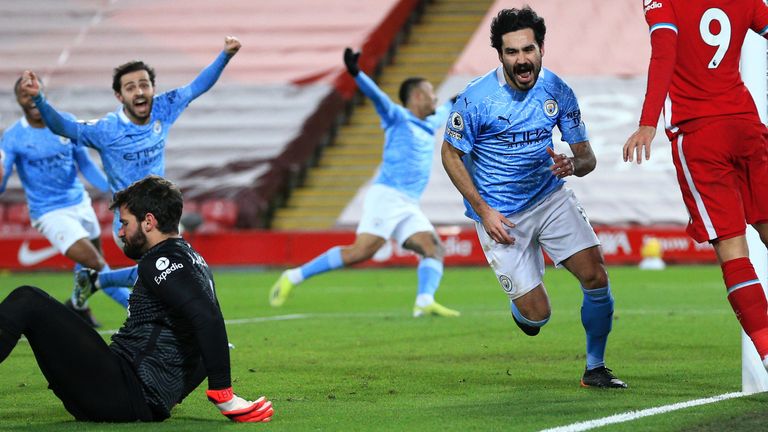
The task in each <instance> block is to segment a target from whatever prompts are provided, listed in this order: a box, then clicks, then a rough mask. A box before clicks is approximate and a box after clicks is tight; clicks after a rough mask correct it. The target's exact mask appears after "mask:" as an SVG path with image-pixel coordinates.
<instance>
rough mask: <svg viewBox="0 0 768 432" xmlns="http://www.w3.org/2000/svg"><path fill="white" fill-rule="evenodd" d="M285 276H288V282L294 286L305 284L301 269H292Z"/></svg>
mask: <svg viewBox="0 0 768 432" xmlns="http://www.w3.org/2000/svg"><path fill="white" fill-rule="evenodd" d="M285 275H286V276H288V280H289V281H291V283H292V284H294V285H298V284H300V283H302V282H304V276H302V274H301V267H296V268H292V269H290V270H288V271H286V272H285Z"/></svg>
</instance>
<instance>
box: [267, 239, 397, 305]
mask: <svg viewBox="0 0 768 432" xmlns="http://www.w3.org/2000/svg"><path fill="white" fill-rule="evenodd" d="M385 242H386V239H383V238H381V237H377V236H374V235H371V234H365V233H361V234H358V235H357V237H356V238H355V242H354V243H353V244H351V245H348V246H334V247H332V248H330V249H328V250H327V251H325V252H323V253H321V254H320V255H318V256H316V257H315V258H313V259H312V260H310V261H309V262H307V263H306V264H304V265H302V266H300V267H295V268H292V269H288V270H286V271H284V272H283V273H282V274H281V275H280V277H279V278H278V279H277V282H275V284H274V285H272V288H271V289H270V292H269V304H271V305H272V306H274V307H279V306H282V305H283V304H284V303H285V301H286V300H287V299H288V296H289V295H290V293H291V292H292V291H293V288H294V287H295V286H296V285H298V284H300V283H302V282H304V281H305V280H307V279H309V278H311V277H313V276H317V275H319V274H322V273H326V272H329V271H332V270H336V269H339V268H342V267H345V266H350V265H353V264H357V263H359V262H363V261H366V260H368V259H370V258H371V257H373V255H374V254H375V253H376V251H377V250H379V248H380V247H381V246H383V245H384V243H385Z"/></svg>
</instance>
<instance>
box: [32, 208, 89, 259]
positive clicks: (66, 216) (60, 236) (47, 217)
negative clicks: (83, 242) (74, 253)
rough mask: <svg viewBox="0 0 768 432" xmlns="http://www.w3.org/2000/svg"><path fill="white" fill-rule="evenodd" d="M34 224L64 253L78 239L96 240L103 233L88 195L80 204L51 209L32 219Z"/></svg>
mask: <svg viewBox="0 0 768 432" xmlns="http://www.w3.org/2000/svg"><path fill="white" fill-rule="evenodd" d="M32 226H33V227H35V229H36V230H38V231H39V232H40V234H42V235H43V236H45V238H47V239H48V241H49V242H51V245H53V247H55V248H56V249H57V250H58V251H59V252H61V254H62V255H64V254H66V252H67V249H69V248H70V247H71V246H72V245H73V244H75V242H76V241H78V240H80V239H83V238H87V239H89V240H94V239H97V238H99V236H100V235H101V227H100V226H99V220H98V218H96V213H95V212H94V211H93V207H91V198H90V197H88V196H86V197H85V198H83V201H82V202H80V204H76V205H73V206H70V207H64V208H60V209H56V210H53V211H49V212H48V213H46V214H44V215H42V216H40V218H38V219H34V220H32Z"/></svg>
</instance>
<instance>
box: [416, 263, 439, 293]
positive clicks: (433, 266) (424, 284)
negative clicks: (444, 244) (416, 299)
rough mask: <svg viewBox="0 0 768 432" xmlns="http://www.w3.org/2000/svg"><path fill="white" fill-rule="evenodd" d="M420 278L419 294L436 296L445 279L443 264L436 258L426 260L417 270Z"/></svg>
mask: <svg viewBox="0 0 768 432" xmlns="http://www.w3.org/2000/svg"><path fill="white" fill-rule="evenodd" d="M416 272H417V274H418V277H419V292H418V293H419V294H427V295H431V296H434V295H435V291H437V288H438V287H439V286H440V279H442V278H443V263H442V262H441V261H439V260H436V259H434V258H424V259H422V260H421V261H420V262H419V267H418V269H417V270H416Z"/></svg>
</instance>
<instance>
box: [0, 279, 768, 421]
mask: <svg viewBox="0 0 768 432" xmlns="http://www.w3.org/2000/svg"><path fill="white" fill-rule="evenodd" d="M214 273H215V277H216V282H217V289H218V295H219V299H220V302H221V304H222V310H223V312H224V317H225V318H226V320H227V331H228V334H229V338H230V342H231V343H233V344H234V345H235V347H236V348H235V349H234V350H232V351H231V362H232V378H233V382H234V384H233V386H234V389H235V391H236V392H238V393H240V394H241V395H242V396H244V397H246V398H252V399H253V398H256V397H258V396H260V395H262V394H264V395H267V396H268V397H269V398H270V399H271V400H272V401H273V403H274V406H275V416H274V418H273V420H272V422H271V423H269V424H257V425H234V424H230V423H229V422H228V421H227V420H226V419H225V418H224V417H223V416H221V415H220V414H219V413H218V411H217V410H216V409H215V408H214V407H213V406H212V405H211V404H210V403H209V402H208V401H207V400H206V398H205V394H204V389H205V387H206V384H205V383H204V384H203V385H201V387H200V388H198V389H197V390H196V391H195V392H193V393H192V394H191V395H190V396H189V397H188V398H187V399H186V400H185V401H184V402H183V403H182V404H180V405H179V406H177V407H176V408H175V409H174V411H173V414H172V417H171V418H170V419H169V420H167V421H165V422H164V423H160V424H153V425H142V424H118V425H111V424H89V423H77V422H75V421H74V420H73V419H72V417H71V416H70V415H69V414H68V413H67V412H66V411H65V410H64V408H63V406H62V404H61V403H60V402H59V400H58V399H57V398H56V397H55V396H54V395H53V393H52V392H50V391H49V390H48V389H47V388H46V385H47V384H46V382H45V380H44V378H43V376H42V374H41V373H40V371H39V370H38V368H37V365H36V363H35V361H34V357H33V355H32V352H31V350H30V348H29V345H28V344H27V343H26V342H24V341H22V342H20V343H19V344H18V346H17V348H16V350H15V351H14V352H13V353H12V354H11V355H10V357H9V358H8V359H7V360H6V361H5V362H4V363H2V364H1V365H0V389H1V390H0V430H14V431H27V430H45V431H81V430H86V431H91V430H93V431H95V430H110V431H122V430H148V429H147V428H148V427H149V428H151V429H149V430H152V431H156V430H157V431H165V430H168V431H210V430H219V429H224V428H244V429H247V430H265V431H266V430H270V431H305V430H323V431H325V430H328V431H364V430H376V431H379V430H392V431H433V430H440V431H445V430H457V431H475V430H476V431H502V430H503V431H538V430H544V429H549V428H556V427H563V426H569V425H573V424H575V423H580V422H584V421H589V420H596V419H602V418H605V417H609V416H612V415H615V414H621V413H627V412H632V411H641V410H645V409H649V408H655V407H663V406H668V405H672V404H676V403H680V402H688V401H693V400H697V399H703V398H710V397H715V396H719V395H724V394H729V393H733V392H739V391H740V390H741V352H740V349H741V348H740V336H739V327H738V323H737V321H736V319H735V317H734V316H733V312H732V311H731V309H730V306H729V305H728V303H727V301H726V299H725V288H724V287H723V284H722V279H721V276H720V271H719V268H717V267H714V266H685V267H672V268H669V269H667V270H665V271H661V272H643V271H639V270H637V269H636V268H632V267H611V268H610V269H609V273H610V275H611V284H612V291H613V293H614V296H615V298H616V312H615V321H614V326H613V332H612V333H611V338H610V340H609V343H608V352H607V356H606V359H607V366H608V367H610V368H612V369H613V370H614V372H615V373H616V375H617V376H618V377H619V378H621V379H622V380H624V381H626V382H627V383H628V384H629V389H626V390H598V389H584V388H581V387H579V379H580V377H581V374H582V372H583V367H584V361H585V360H584V332H583V328H582V326H581V321H580V315H579V308H580V305H581V297H582V295H581V291H580V289H579V286H578V283H577V282H576V281H575V279H574V278H573V277H571V276H570V274H568V273H567V272H566V271H565V270H555V269H552V268H548V270H547V274H546V276H545V283H546V284H547V287H548V291H549V294H550V296H551V302H552V310H553V313H552V318H551V320H550V322H549V323H548V324H547V325H546V326H545V327H544V329H543V330H542V332H541V334H540V335H538V336H536V337H528V336H525V335H524V334H523V333H522V332H521V331H520V330H519V329H518V328H517V327H516V326H515V325H514V323H513V321H512V319H511V317H510V313H509V308H508V301H507V299H506V296H505V295H504V294H503V292H502V291H501V289H500V288H499V286H498V283H497V282H496V280H495V278H494V276H493V274H492V273H491V271H490V270H489V269H488V268H447V269H446V273H445V277H444V279H443V283H442V286H441V288H440V290H439V291H438V294H437V298H438V301H440V302H441V303H443V304H444V305H446V306H448V307H452V308H456V309H459V310H460V311H461V312H462V316H461V317H459V318H453V319H445V318H419V319H414V318H412V317H411V308H412V303H413V299H414V296H415V285H416V273H415V269H413V268H397V269H381V270H378V269H377V270H345V271H337V272H334V273H329V274H326V275H321V276H318V277H316V278H314V279H312V280H309V281H307V282H305V283H304V284H303V285H301V286H299V287H297V288H296V290H295V292H294V293H293V296H292V297H291V298H290V299H289V300H288V302H287V303H286V305H285V306H284V307H282V308H279V309H273V308H271V307H269V305H268V303H267V292H268V290H269V287H270V286H271V284H272V283H273V282H274V281H275V279H276V278H277V276H278V275H279V272H277V271H252V270H247V271H246V270H236V271H235V270H223V269H219V270H216V269H214ZM21 284H30V285H36V286H39V287H41V288H44V289H45V290H47V291H48V292H50V293H52V294H53V295H54V296H55V297H57V298H59V299H64V298H66V297H67V295H68V294H69V292H70V286H71V275H70V274H69V273H30V274H4V275H2V276H0V293H1V295H2V297H3V298H4V297H5V296H6V295H7V294H8V292H10V290H11V289H12V288H14V287H15V286H17V285H21ZM91 306H92V308H93V310H94V313H95V314H96V316H97V318H98V319H100V320H101V321H102V323H103V324H104V325H103V329H106V330H109V329H116V328H118V326H119V325H120V324H121V323H122V321H123V319H124V316H125V311H124V310H123V309H122V308H120V307H119V306H117V305H116V304H115V303H114V302H112V300H110V299H108V298H107V297H106V296H104V295H103V294H97V295H96V296H94V298H93V299H92V300H91ZM105 337H108V335H106V334H105ZM767 403H768V396H766V395H765V394H760V395H751V396H744V397H736V398H732V399H728V400H724V401H720V402H717V403H710V404H706V405H701V406H695V407H689V408H685V409H680V410H675V411H671V412H666V413H662V414H658V415H653V416H647V417H643V418H640V419H637V420H632V421H629V422H624V423H618V424H612V425H608V426H605V427H601V428H599V429H598V430H610V431H693V430H696V431H722V430H728V431H734V430H744V431H747V430H749V431H754V430H764V429H765V425H766V423H768V408H766V406H767V405H766V404H767ZM229 430H234V429H229ZM562 430H567V429H562ZM573 430H576V429H573Z"/></svg>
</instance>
